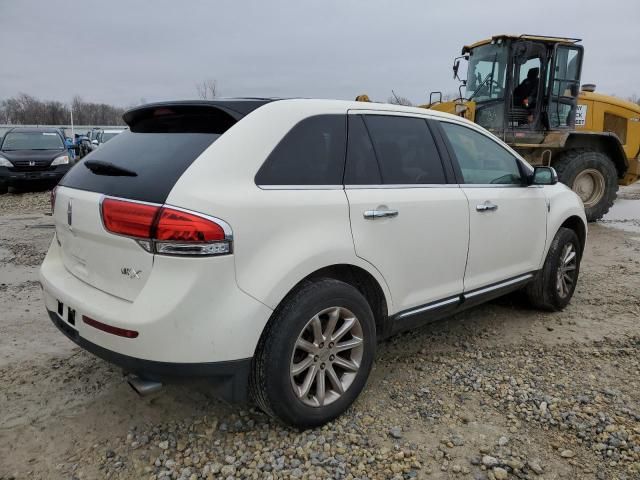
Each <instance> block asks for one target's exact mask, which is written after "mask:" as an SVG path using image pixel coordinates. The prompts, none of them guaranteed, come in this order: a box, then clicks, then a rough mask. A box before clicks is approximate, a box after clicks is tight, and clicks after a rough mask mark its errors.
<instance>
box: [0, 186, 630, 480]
mask: <svg viewBox="0 0 640 480" xmlns="http://www.w3.org/2000/svg"><path fill="white" fill-rule="evenodd" d="M48 210H49V205H48V193H47V192H35V193H23V194H7V195H3V196H0V339H1V340H0V479H1V480H5V479H12V478H43V479H44V478H46V479H49V478H54V479H55V478H65V479H68V478H150V479H160V478H180V479H199V478H231V479H233V478H309V479H312V478H433V479H449V478H460V479H477V480H481V479H490V480H493V479H498V480H500V479H506V478H519V479H536V480H539V479H545V480H549V479H556V478H562V479H592V478H596V479H620V480H622V479H627V480H630V479H640V355H639V354H640V184H636V185H635V186H632V187H627V188H624V189H621V191H620V196H619V200H618V202H617V203H616V206H615V207H614V209H613V210H612V211H611V212H610V214H609V215H608V216H607V217H606V219H605V220H604V221H602V222H599V223H597V224H592V225H591V226H590V230H589V239H588V244H587V249H586V252H585V256H584V259H583V263H582V269H581V272H580V280H579V283H578V288H577V291H576V294H575V296H574V298H573V301H572V302H571V304H570V305H569V307H568V308H567V309H565V310H564V311H563V312H560V313H553V314H550V313H541V312H538V311H535V310H531V309H529V308H527V306H526V305H525V304H524V303H523V302H522V300H521V299H520V298H519V297H518V296H517V295H512V296H509V297H506V298H503V299H499V300H497V301H495V302H492V303H490V304H487V305H484V306H481V307H478V308H476V309H474V310H471V311H468V312H465V313H464V314H461V315H459V316H456V317H454V318H451V319H448V320H445V321H441V322H437V323H434V324H431V325H427V326H425V327H423V328H421V329H419V330H417V331H414V332H411V333H408V334H403V335H400V336H396V337H394V338H393V339H391V340H389V341H387V342H385V343H383V344H381V345H379V349H378V357H377V363H376V366H375V369H374V371H373V374H372V376H371V378H370V381H369V383H368V386H367V388H366V390H365V391H364V392H363V394H362V395H361V396H360V398H359V399H358V401H357V402H356V403H355V404H354V406H353V407H352V408H351V409H350V410H349V411H348V412H347V414H345V415H344V416H342V417H341V418H340V419H338V420H337V421H335V422H333V423H331V424H330V425H327V426H325V427H323V428H322V429H316V430H312V431H307V432H298V431H293V430H290V429H287V428H284V427H282V426H280V425H279V424H277V423H275V422H273V421H272V420H269V419H268V418H266V417H265V416H264V415H262V414H261V413H260V412H258V411H256V410H255V409H253V408H251V407H250V406H230V405H226V404H223V403H222V402H220V401H219V400H217V399H216V398H215V397H213V395H212V392H211V391H210V389H209V388H208V387H207V386H206V385H205V384H202V383H200V384H188V385H180V386H167V387H165V388H164V389H163V390H162V391H161V392H160V393H158V394H155V395H153V396H151V397H145V398H139V397H138V396H137V395H136V394H135V393H134V392H133V391H132V390H131V389H130V388H129V387H128V386H127V385H126V383H125V382H123V380H122V374H121V372H120V371H119V370H118V369H117V368H114V367H112V366H110V365H109V364H107V363H105V362H104V361H102V360H99V359H97V358H95V357H93V356H92V355H90V354H88V353H86V352H84V351H82V350H81V349H79V348H77V347H76V346H75V345H74V344H72V343H71V342H70V341H69V340H67V339H66V338H65V337H64V336H63V335H62V334H60V333H59V332H58V331H57V330H56V328H55V327H54V326H53V325H52V324H51V322H50V320H49V319H48V317H47V315H46V314H45V311H44V307H43V304H42V300H41V292H40V286H39V284H38V281H37V271H38V265H39V264H40V262H41V261H42V259H43V258H44V255H45V253H46V250H47V248H48V245H49V243H50V241H51V238H52V234H53V229H52V222H51V217H50V216H48Z"/></svg>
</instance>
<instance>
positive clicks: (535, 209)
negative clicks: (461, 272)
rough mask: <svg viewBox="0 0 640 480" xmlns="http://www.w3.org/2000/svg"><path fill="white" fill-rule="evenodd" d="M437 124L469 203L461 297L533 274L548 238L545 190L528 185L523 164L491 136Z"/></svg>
mask: <svg viewBox="0 0 640 480" xmlns="http://www.w3.org/2000/svg"><path fill="white" fill-rule="evenodd" d="M440 125H441V127H442V130H443V132H444V136H445V139H446V140H447V141H448V145H449V147H450V150H451V153H452V156H453V158H454V167H455V168H456V170H457V174H458V176H459V177H460V181H461V182H462V191H463V192H464V194H465V195H466V197H467V199H468V209H469V219H470V222H469V223H470V225H469V258H468V261H467V268H466V272H465V276H464V289H465V292H469V291H470V290H474V289H477V288H480V287H485V286H487V285H491V284H494V283H498V282H502V281H507V280H512V279H514V278H516V277H518V276H522V275H524V274H529V273H531V272H533V271H534V270H537V269H538V267H539V265H540V261H541V259H542V253H543V251H544V247H545V242H546V235H547V231H546V225H547V221H546V218H547V202H546V197H545V194H544V190H543V189H542V188H541V187H539V186H527V184H526V183H527V182H526V179H525V176H526V171H525V168H524V165H523V164H521V163H520V161H519V160H518V159H516V157H515V156H514V155H513V154H512V153H511V152H510V151H509V150H507V149H506V148H504V147H503V146H502V145H500V144H499V143H498V142H497V141H496V140H494V139H493V138H491V137H490V136H489V135H486V134H483V133H480V132H478V131H476V130H475V129H471V128H469V127H466V126H463V125H460V124H457V123H449V122H445V121H443V122H441V123H440Z"/></svg>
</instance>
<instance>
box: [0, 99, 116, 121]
mask: <svg viewBox="0 0 640 480" xmlns="http://www.w3.org/2000/svg"><path fill="white" fill-rule="evenodd" d="M71 109H73V117H74V118H73V119H74V122H75V123H76V124H79V125H122V123H123V121H122V114H123V113H124V110H123V109H122V108H120V107H116V106H113V105H107V104H105V103H91V102H85V101H84V100H82V98H80V97H78V96H75V97H74V98H73V100H72V102H71ZM70 117H71V112H70V107H69V105H66V104H64V103H62V102H58V101H52V100H49V101H42V100H39V99H37V98H35V97H32V96H31V95H27V94H26V93H20V94H18V95H17V96H15V97H13V98H8V99H6V100H2V101H0V123H6V124H14V125H67V124H69V122H70Z"/></svg>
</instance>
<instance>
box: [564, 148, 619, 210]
mask: <svg viewBox="0 0 640 480" xmlns="http://www.w3.org/2000/svg"><path fill="white" fill-rule="evenodd" d="M553 167H554V168H555V169H556V172H557V173H558V178H559V180H560V181H561V182H562V183H564V184H565V185H567V186H569V188H571V189H572V190H573V191H574V192H576V193H577V194H578V195H579V196H580V198H582V201H583V202H584V211H585V214H586V215H587V220H588V221H589V222H595V221H596V220H599V219H600V218H602V217H603V216H604V215H605V214H606V213H607V212H608V211H609V209H610V208H611V206H612V205H613V202H614V201H615V199H616V195H617V192H618V172H617V170H616V167H615V165H614V164H613V162H612V161H611V159H610V158H609V157H608V156H607V155H605V154H604V153H602V152H598V151H595V150H587V149H583V148H580V149H575V150H568V151H566V152H564V153H562V155H561V156H560V158H559V159H558V160H557V161H556V162H554V164H553ZM600 182H601V183H600ZM591 184H593V190H590V188H589V185H591ZM590 192H591V193H590Z"/></svg>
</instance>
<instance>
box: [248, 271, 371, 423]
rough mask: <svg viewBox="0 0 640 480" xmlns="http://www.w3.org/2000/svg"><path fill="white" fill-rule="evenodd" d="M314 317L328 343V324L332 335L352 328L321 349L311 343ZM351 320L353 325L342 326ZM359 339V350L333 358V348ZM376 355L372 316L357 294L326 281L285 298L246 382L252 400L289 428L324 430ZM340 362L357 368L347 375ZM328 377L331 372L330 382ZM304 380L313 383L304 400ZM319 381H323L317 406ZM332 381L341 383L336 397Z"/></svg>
mask: <svg viewBox="0 0 640 480" xmlns="http://www.w3.org/2000/svg"><path fill="white" fill-rule="evenodd" d="M336 308H338V310H337V313H336V310H335V309H336ZM315 317H317V318H318V320H319V322H320V325H321V331H320V334H321V336H320V338H322V336H323V335H324V338H326V339H327V340H330V336H329V335H328V331H329V330H330V323H329V322H330V321H331V319H332V318H336V319H337V320H336V323H335V329H334V335H335V334H336V333H339V332H340V331H341V330H342V328H341V327H343V326H346V327H345V328H347V327H348V326H349V325H352V327H351V330H350V331H349V332H348V333H346V334H345V335H344V336H343V337H341V338H338V339H336V341H335V345H334V342H331V341H329V343H326V344H325V342H319V341H316V339H317V338H319V337H318V336H314V328H313V324H314V323H316V322H315V321H314V318H315ZM351 318H355V321H353V322H351V321H350V320H349V321H348V322H347V320H345V319H351ZM358 325H359V328H356V327H357V326H358ZM299 337H303V340H307V341H308V344H304V345H305V348H307V349H309V346H312V347H313V349H310V350H313V352H314V353H309V352H308V351H306V350H305V349H303V348H300V347H298V346H297V344H298V342H299ZM358 338H361V339H362V341H361V342H360V343H359V345H360V346H356V347H354V348H352V349H349V350H345V351H343V352H340V353H339V354H338V353H336V350H335V347H336V346H337V345H340V344H343V346H344V344H346V342H347V341H353V342H352V343H353V344H354V345H355V344H358ZM330 346H332V347H333V349H332V348H330ZM375 349H376V328H375V322H374V318H373V313H372V311H371V307H370V306H369V303H368V302H367V300H366V299H365V298H364V297H363V296H362V294H361V293H360V292H359V291H358V290H357V289H356V288H354V287H352V286H351V285H349V284H346V283H344V282H341V281H338V280H334V279H328V278H326V279H319V280H315V281H313V282H309V283H306V284H304V285H303V286H302V287H301V288H299V289H298V290H296V291H294V292H293V293H292V294H290V295H289V296H287V298H285V300H284V301H283V302H282V303H281V306H279V307H278V308H277V309H276V311H275V312H274V314H273V315H272V317H271V319H270V320H269V323H268V324H267V327H266V328H265V330H264V332H263V333H262V336H261V338H260V341H259V343H258V348H257V351H256V355H255V356H254V360H253V365H252V372H251V378H250V382H249V388H250V393H251V396H252V398H253V399H254V401H255V402H256V403H257V405H258V406H259V407H260V408H261V409H262V410H263V411H264V412H265V413H267V414H268V415H270V416H272V417H274V418H277V419H279V420H280V421H282V422H284V423H286V424H288V425H291V426H294V427H298V428H310V427H316V426H319V425H323V424H325V423H327V422H329V421H330V420H333V419H334V418H336V417H338V416H339V415H340V414H342V413H343V412H344V411H345V410H346V409H347V408H348V407H349V405H351V403H352V402H353V401H354V400H355V399H356V397H357V396H358V395H359V394H360V392H361V391H362V389H363V388H364V386H365V384H366V381H367V378H368V377H369V372H370V371H371V367H372V365H373V361H374V357H375ZM332 352H334V353H335V354H334V353H332ZM338 357H339V359H338ZM344 359H347V360H344ZM345 361H346V362H347V363H348V364H349V366H350V367H353V365H359V368H357V370H356V371H355V372H351V371H349V370H347V369H345V368H343V367H342V366H341V365H342V364H343V362H345ZM309 362H311V363H309ZM306 363H309V365H310V366H309V367H308V368H306V369H304V370H300V373H299V374H297V375H293V376H292V370H293V367H294V365H295V366H300V365H303V364H306ZM314 372H315V373H314ZM319 372H324V373H319ZM331 372H335V374H334V376H333V377H331ZM307 376H309V377H312V378H313V382H311V388H310V389H308V394H306V395H305V394H302V393H303V392H304V390H305V389H304V385H305V382H304V380H305V379H307ZM319 376H324V379H325V380H324V384H325V390H324V392H325V395H324V401H322V402H321V401H320V398H321V397H322V395H321V393H322V390H321V387H320V386H319V382H321V381H320V380H319V378H320V377H319ZM332 378H333V379H334V380H336V379H337V380H340V385H341V386H343V390H344V392H343V393H341V394H340V393H338V389H337V388H336V387H335V385H336V384H335V383H333V381H332ZM294 383H295V386H294ZM301 391H302V392H301Z"/></svg>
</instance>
